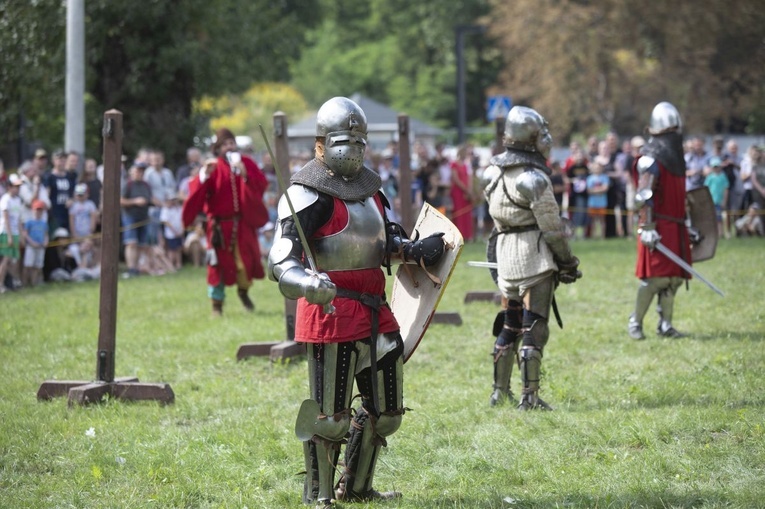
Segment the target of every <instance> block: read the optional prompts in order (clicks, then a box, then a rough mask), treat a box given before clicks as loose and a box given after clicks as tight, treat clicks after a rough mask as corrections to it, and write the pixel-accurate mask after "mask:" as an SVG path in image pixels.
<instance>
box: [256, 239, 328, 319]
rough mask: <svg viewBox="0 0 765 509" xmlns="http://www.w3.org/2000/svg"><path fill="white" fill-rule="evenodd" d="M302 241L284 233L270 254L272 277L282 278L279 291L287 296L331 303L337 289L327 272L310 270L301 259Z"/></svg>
mask: <svg viewBox="0 0 765 509" xmlns="http://www.w3.org/2000/svg"><path fill="white" fill-rule="evenodd" d="M300 249H301V248H300V244H298V243H297V242H293V241H292V239H289V238H287V237H282V238H281V239H279V240H278V241H277V242H276V243H274V246H273V247H272V248H271V251H270V252H269V255H268V274H269V277H270V278H272V279H274V280H275V281H278V282H279V291H280V292H281V293H282V295H284V296H285V297H287V298H288V299H299V298H300V297H305V298H306V300H308V302H311V303H312V304H321V305H325V304H329V303H330V302H332V299H334V298H335V295H336V293H337V289H336V288H335V285H334V284H333V283H332V282H331V281H330V280H329V279H328V278H326V276H324V277H322V275H318V274H316V275H314V274H313V273H309V272H308V271H307V270H306V268H305V267H304V266H303V264H302V263H300V261H299V259H298V256H299V252H300Z"/></svg>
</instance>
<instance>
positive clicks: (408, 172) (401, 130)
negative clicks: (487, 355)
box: [398, 113, 462, 325]
mask: <svg viewBox="0 0 765 509" xmlns="http://www.w3.org/2000/svg"><path fill="white" fill-rule="evenodd" d="M411 153H412V150H411V146H410V144H409V115H406V114H403V113H402V114H400V115H399V116H398V159H399V169H398V176H399V189H401V190H402V191H401V224H402V226H403V227H404V229H405V230H406V231H407V232H410V234H412V235H413V234H414V232H412V228H413V227H414V211H413V210H412V199H411V193H409V199H406V198H407V193H406V189H411V188H412V163H411V161H412V159H411ZM430 323H440V324H447V325H462V317H461V316H460V314H459V313H457V312H443V311H436V312H435V313H434V314H433V318H432V320H431V322H430Z"/></svg>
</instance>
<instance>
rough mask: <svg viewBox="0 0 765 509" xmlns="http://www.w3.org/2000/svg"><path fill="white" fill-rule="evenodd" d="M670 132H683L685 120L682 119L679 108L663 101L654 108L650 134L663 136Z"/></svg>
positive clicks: (649, 127) (649, 126)
mask: <svg viewBox="0 0 765 509" xmlns="http://www.w3.org/2000/svg"><path fill="white" fill-rule="evenodd" d="M670 131H676V132H678V133H681V132H683V119H682V118H680V113H679V112H678V111H677V108H675V107H674V106H673V105H672V104H671V103H668V102H667V101H662V102H660V103H659V104H657V105H656V106H654V107H653V111H652V112H651V122H650V124H649V125H648V132H649V133H650V134H662V133H666V132H670Z"/></svg>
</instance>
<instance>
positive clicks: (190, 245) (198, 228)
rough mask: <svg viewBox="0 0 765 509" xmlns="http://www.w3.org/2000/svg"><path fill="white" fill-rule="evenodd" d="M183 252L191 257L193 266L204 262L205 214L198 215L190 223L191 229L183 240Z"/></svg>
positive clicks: (205, 239) (205, 250)
mask: <svg viewBox="0 0 765 509" xmlns="http://www.w3.org/2000/svg"><path fill="white" fill-rule="evenodd" d="M183 252H184V253H185V254H186V256H188V257H189V258H191V263H192V265H194V267H201V266H202V265H203V264H204V261H205V255H206V253H207V237H206V235H205V216H203V215H200V216H198V217H197V218H196V220H195V221H194V223H193V224H192V225H191V231H190V232H189V233H188V235H186V238H185V239H184V240H183Z"/></svg>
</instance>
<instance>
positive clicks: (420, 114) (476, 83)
mask: <svg viewBox="0 0 765 509" xmlns="http://www.w3.org/2000/svg"><path fill="white" fill-rule="evenodd" d="M322 6H323V9H322V11H323V13H324V17H323V18H322V23H321V24H320V25H319V26H318V27H317V28H315V29H314V30H311V31H310V32H309V33H308V35H307V37H308V47H307V48H305V50H304V51H303V52H302V53H301V57H300V59H299V60H298V61H296V62H295V63H294V64H293V66H292V67H291V71H292V82H293V83H294V85H295V87H296V88H298V90H300V91H301V92H302V93H303V95H304V96H305V97H306V100H307V101H308V102H309V104H311V105H313V106H315V107H318V106H319V105H321V104H322V103H323V102H324V101H326V100H327V99H328V98H330V97H333V96H336V95H352V94H354V93H356V92H360V93H363V94H365V95H368V96H369V97H371V98H373V99H375V100H377V101H380V102H383V103H386V104H390V105H391V106H392V107H393V108H395V109H397V110H399V111H405V112H406V113H407V114H409V115H411V116H413V117H416V118H422V119H424V120H427V121H431V122H433V123H435V124H439V125H442V126H448V125H453V123H454V120H455V118H456V103H455V101H454V97H455V83H456V64H455V54H454V51H455V50H454V48H455V24H456V23H457V21H456V20H459V23H460V24H476V23H479V22H480V21H481V18H480V17H481V16H483V15H485V14H487V12H488V11H487V8H488V2H487V1H486V0H470V1H463V2H407V1H403V0H394V1H391V0H373V1H371V2H364V3H359V2H355V1H353V0H341V1H339V2H338V1H333V0H324V3H323V4H322ZM466 40H467V41H468V42H466V44H465V50H466V51H465V59H466V63H467V79H466V81H467V85H468V86H467V98H468V101H467V102H468V114H469V115H468V120H474V119H476V118H482V117H483V116H484V95H483V89H484V88H485V86H486V84H487V83H491V82H493V80H494V76H495V75H496V72H497V70H498V66H499V65H500V64H501V60H500V59H498V58H495V57H496V56H497V55H496V52H493V51H491V50H490V49H487V48H488V47H490V46H491V45H490V44H489V42H488V41H485V40H483V39H482V38H481V37H480V36H471V37H467V38H466ZM482 48H483V49H482Z"/></svg>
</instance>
